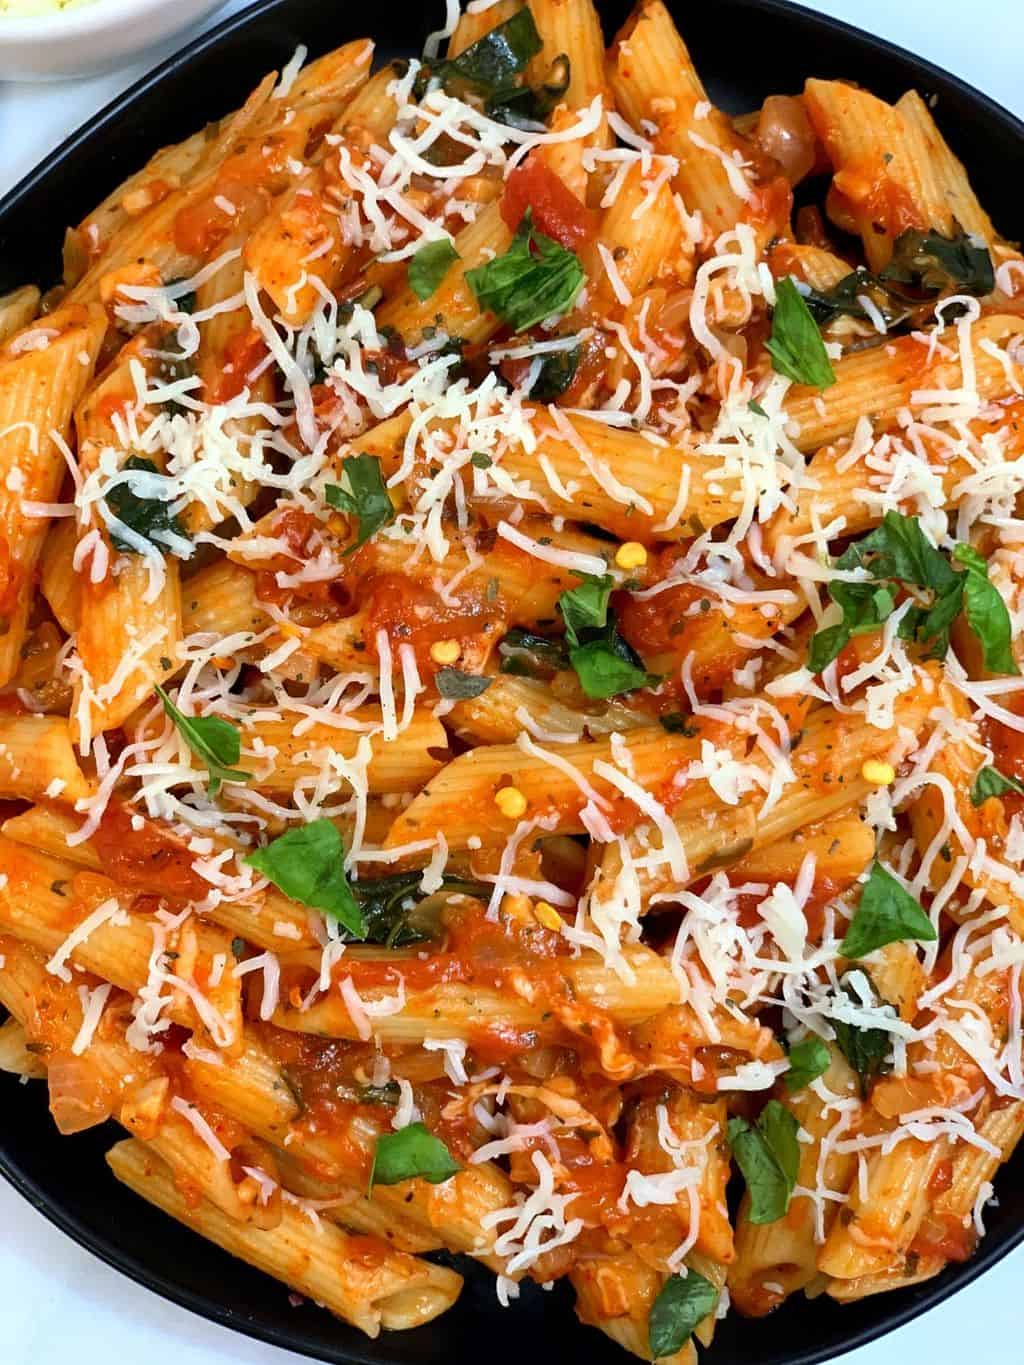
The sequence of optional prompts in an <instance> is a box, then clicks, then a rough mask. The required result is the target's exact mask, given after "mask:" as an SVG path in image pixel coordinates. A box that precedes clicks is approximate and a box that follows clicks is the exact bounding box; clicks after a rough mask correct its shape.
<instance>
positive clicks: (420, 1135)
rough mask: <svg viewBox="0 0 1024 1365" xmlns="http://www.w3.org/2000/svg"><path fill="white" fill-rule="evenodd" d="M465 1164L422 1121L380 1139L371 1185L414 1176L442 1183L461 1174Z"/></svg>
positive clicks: (392, 1182)
mask: <svg viewBox="0 0 1024 1365" xmlns="http://www.w3.org/2000/svg"><path fill="white" fill-rule="evenodd" d="M461 1170H462V1167H461V1166H460V1165H459V1163H458V1162H457V1161H454V1160H453V1159H452V1154H451V1152H449V1150H448V1148H447V1147H446V1146H445V1145H444V1143H443V1142H442V1141H441V1139H440V1138H439V1137H435V1136H434V1134H433V1133H431V1132H430V1131H429V1130H428V1129H427V1128H426V1127H424V1125H423V1124H422V1123H410V1124H409V1126H408V1127H407V1128H400V1129H399V1130H398V1132H397V1133H382V1134H381V1135H380V1137H378V1139H377V1150H376V1151H375V1152H374V1156H373V1168H372V1170H371V1171H370V1188H371V1189H373V1187H374V1185H398V1184H400V1183H401V1182H402V1181H403V1180H412V1179H413V1177H414V1176H419V1177H420V1179H422V1180H426V1181H428V1182H429V1183H430V1184H431V1185H441V1184H443V1183H444V1181H446V1180H450V1179H451V1178H452V1176H453V1175H457V1174H458V1173H459V1171H461Z"/></svg>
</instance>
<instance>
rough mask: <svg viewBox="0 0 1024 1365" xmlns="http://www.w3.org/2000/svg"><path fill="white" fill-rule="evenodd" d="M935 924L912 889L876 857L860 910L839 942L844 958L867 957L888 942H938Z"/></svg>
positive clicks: (862, 891)
mask: <svg viewBox="0 0 1024 1365" xmlns="http://www.w3.org/2000/svg"><path fill="white" fill-rule="evenodd" d="M937 938H938V934H937V933H936V931H935V926H934V924H932V922H931V920H930V919H929V918H928V916H927V915H926V914H925V912H924V911H923V910H922V909H921V907H920V905H919V904H918V903H917V901H916V900H915V899H914V897H913V896H912V895H911V894H910V892H909V891H908V890H907V889H906V888H905V887H904V886H902V885H901V884H900V882H898V881H897V880H896V878H895V877H894V876H893V875H892V873H891V872H889V871H888V870H887V869H886V868H884V867H883V866H882V864H881V863H880V862H879V861H878V859H877V858H876V859H875V861H874V862H873V863H872V864H871V871H870V873H869V874H868V879H867V881H866V882H865V883H864V885H863V886H862V887H861V891H860V898H859V900H858V902H857V910H856V913H855V914H854V916H853V919H852V920H851V922H850V927H849V929H847V931H846V937H845V938H844V939H843V941H842V943H841V944H840V945H839V951H840V952H841V953H842V955H843V957H850V958H858V957H866V956H867V954H868V953H873V952H875V950H876V949H878V948H884V947H885V945H886V944H887V943H899V942H902V941H903V940H906V939H909V940H912V941H913V942H916V943H934V942H935V940H936V939H937Z"/></svg>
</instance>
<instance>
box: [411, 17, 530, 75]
mask: <svg viewBox="0 0 1024 1365" xmlns="http://www.w3.org/2000/svg"><path fill="white" fill-rule="evenodd" d="M543 46H544V44H543V42H542V40H541V36H540V34H539V33H538V32H537V25H536V23H535V22H534V18H533V15H532V14H531V13H530V9H529V7H528V6H524V7H523V8H522V9H521V10H519V11H518V12H517V13H516V14H513V15H512V17H511V19H506V20H505V22H504V23H503V24H498V25H496V27H494V28H492V29H489V30H488V31H487V32H486V33H485V34H484V35H483V36H482V37H481V38H478V39H477V40H476V42H475V43H472V44H470V46H469V47H467V48H466V50H465V52H460V53H459V55H458V56H457V57H452V58H449V60H448V61H445V62H441V63H439V64H438V65H436V66H435V67H433V68H432V72H431V74H432V75H434V76H437V77H438V78H439V79H440V80H441V82H442V83H443V84H444V85H448V84H449V82H451V81H465V82H466V83H467V84H468V85H472V86H475V87H476V88H477V89H478V90H481V91H483V92H485V93H490V94H493V93H494V92H496V91H498V90H503V89H506V88H507V87H508V86H509V85H511V83H512V81H513V80H514V78H515V77H516V76H518V75H519V74H520V73H521V72H522V71H524V70H525V69H526V66H527V64H528V63H529V62H530V61H531V59H532V58H534V57H536V55H537V53H538V52H539V51H540V50H541V48H542V47H543Z"/></svg>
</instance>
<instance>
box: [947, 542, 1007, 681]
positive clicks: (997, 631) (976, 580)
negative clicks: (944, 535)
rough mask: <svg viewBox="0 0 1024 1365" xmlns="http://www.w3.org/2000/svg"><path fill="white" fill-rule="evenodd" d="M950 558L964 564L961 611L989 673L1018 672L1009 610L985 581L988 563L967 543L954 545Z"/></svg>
mask: <svg viewBox="0 0 1024 1365" xmlns="http://www.w3.org/2000/svg"><path fill="white" fill-rule="evenodd" d="M953 558H954V559H955V560H956V562H957V563H958V564H962V565H963V566H964V573H963V575H962V578H963V593H964V615H965V616H966V617H967V624H968V625H969V626H970V628H971V630H973V631H974V633H975V635H976V636H977V637H978V639H979V640H980V641H981V652H982V657H983V658H984V660H985V667H986V668H987V669H988V671H989V672H990V673H1011V674H1012V673H1019V672H1020V669H1019V668H1018V667H1017V661H1016V659H1015V658H1014V657H1013V628H1012V626H1011V624H1010V613H1009V611H1008V609H1007V606H1006V603H1005V602H1004V601H1003V599H1002V596H1001V595H1000V593H999V589H998V588H997V587H996V586H995V584H994V583H991V582H989V577H988V563H987V562H986V560H985V559H983V558H982V556H981V555H980V554H978V552H977V550H975V549H974V548H973V547H972V546H970V545H957V546H956V547H955V549H954V550H953Z"/></svg>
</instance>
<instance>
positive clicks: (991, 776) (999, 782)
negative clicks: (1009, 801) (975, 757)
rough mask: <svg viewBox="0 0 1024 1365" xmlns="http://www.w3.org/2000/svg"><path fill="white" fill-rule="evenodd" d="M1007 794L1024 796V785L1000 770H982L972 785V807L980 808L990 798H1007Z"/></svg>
mask: <svg viewBox="0 0 1024 1365" xmlns="http://www.w3.org/2000/svg"><path fill="white" fill-rule="evenodd" d="M1007 792H1016V793H1017V794H1018V796H1024V783H1021V782H1018V781H1017V779H1016V778H1015V777H1006V776H1004V775H1003V774H1002V773H1001V772H1000V771H999V769H998V768H981V769H980V770H979V772H978V775H977V777H975V779H974V782H973V783H972V784H971V805H972V806H980V805H982V804H983V803H984V802H985V801H987V800H988V799H989V797H990V796H1005V795H1006V793H1007Z"/></svg>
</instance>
